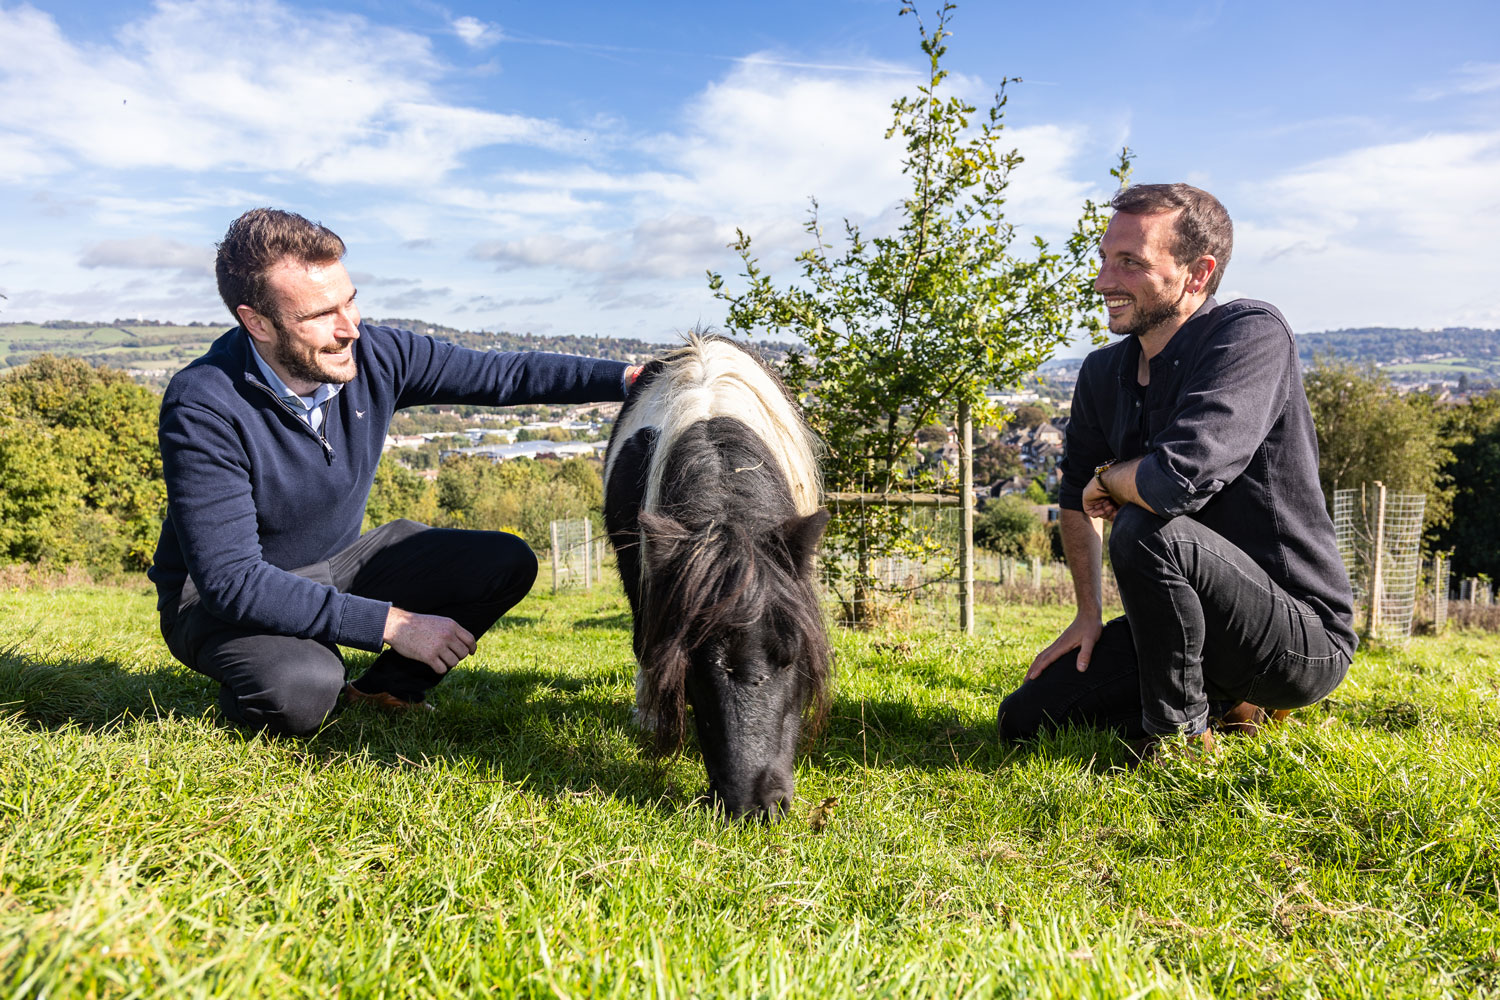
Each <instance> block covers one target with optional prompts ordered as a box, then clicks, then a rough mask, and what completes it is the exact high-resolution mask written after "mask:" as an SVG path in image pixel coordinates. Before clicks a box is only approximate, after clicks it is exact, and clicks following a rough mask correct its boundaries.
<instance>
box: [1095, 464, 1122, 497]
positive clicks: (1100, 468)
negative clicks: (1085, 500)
mask: <svg viewBox="0 0 1500 1000" xmlns="http://www.w3.org/2000/svg"><path fill="white" fill-rule="evenodd" d="M1118 461H1119V459H1118V458H1112V459H1110V460H1109V461H1108V462H1105V463H1104V464H1103V465H1096V466H1094V481H1095V482H1097V483H1098V484H1099V488H1100V489H1101V490H1103V491H1104V492H1106V493H1108V492H1109V487H1108V486H1105V485H1104V471H1105V470H1106V469H1108V468H1109V467H1110V466H1111V465H1114V464H1115V463H1116V462H1118Z"/></svg>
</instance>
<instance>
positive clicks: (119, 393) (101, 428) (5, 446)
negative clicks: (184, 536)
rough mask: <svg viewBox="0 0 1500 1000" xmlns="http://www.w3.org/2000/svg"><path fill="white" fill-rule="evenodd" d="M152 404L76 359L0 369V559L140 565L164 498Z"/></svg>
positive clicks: (108, 567) (151, 397)
mask: <svg viewBox="0 0 1500 1000" xmlns="http://www.w3.org/2000/svg"><path fill="white" fill-rule="evenodd" d="M160 405H161V400H160V398H159V397H158V396H157V395H156V394H155V393H153V392H152V391H151V390H149V389H146V388H144V387H142V386H139V385H136V384H135V383H134V382H133V381H131V379H130V378H129V377H128V376H126V375H124V374H122V373H120V372H118V371H115V370H114V369H111V368H103V367H94V366H92V365H89V364H86V363H85V362H83V361H80V360H79V359H77V358H55V357H51V356H48V355H44V356H42V357H40V358H37V359H35V360H33V361H32V362H31V363H30V364H28V365H26V366H24V367H22V368H17V369H13V370H11V371H7V372H5V373H4V374H3V375H0V562H8V563H16V562H24V563H43V564H53V565H59V566H62V565H69V564H81V565H84V566H88V567H90V568H92V569H95V570H104V571H120V570H127V571H129V570H144V569H145V568H146V567H148V566H149V565H150V564H151V554H152V552H153V551H154V549H155V547H156V536H157V533H158V532H159V531H160V529H161V517H162V510H163V507H164V505H165V503H166V487H165V485H164V484H163V483H162V478H161V455H160V452H159V451H158V450H157V444H156V417H157V410H158V408H159V407H160Z"/></svg>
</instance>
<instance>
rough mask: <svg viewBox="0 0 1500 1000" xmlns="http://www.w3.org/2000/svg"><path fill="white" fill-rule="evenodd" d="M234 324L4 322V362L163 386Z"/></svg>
mask: <svg viewBox="0 0 1500 1000" xmlns="http://www.w3.org/2000/svg"><path fill="white" fill-rule="evenodd" d="M370 322H371V323H375V324H378V325H382V326H396V327H401V328H403V329H407V330H412V331H415V332H417V333H424V334H430V335H432V336H434V337H436V338H438V339H439V340H446V341H448V342H450V343H454V344H458V345H459V346H461V347H469V348H473V349H475V350H480V351H551V352H555V353H559V354H582V355H586V356H589V357H596V358H609V359H611V360H617V361H640V360H643V359H645V358H649V357H651V356H653V355H656V354H660V353H661V352H662V351H664V350H667V349H670V347H671V346H672V344H673V343H675V341H671V342H668V343H664V344H663V343H657V344H653V343H650V342H648V341H644V340H635V339H630V338H617V337H583V336H551V337H549V336H540V335H538V334H532V333H508V332H499V333H489V332H485V331H472V330H456V329H454V328H453V327H447V326H441V325H439V324H436V323H428V322H426V321H425V320H419V319H371V320H370ZM228 328H229V324H228V323H214V324H204V323H195V324H191V325H187V326H176V325H172V324H165V323H160V322H157V321H154V320H146V321H131V320H115V321H114V322H113V323H88V322H79V321H74V320H59V321H54V322H49V323H0V369H4V368H13V367H16V366H18V365H24V364H26V362H28V361H30V360H31V359H32V358H34V357H36V356H37V355H39V354H57V355H62V356H65V357H76V358H83V359H84V360H85V361H88V362H90V363H92V364H103V365H109V366H110V367H112V368H121V369H124V370H125V371H127V372H129V373H130V374H131V375H132V376H134V377H135V379H136V380H137V381H138V382H142V383H145V384H148V385H155V386H158V387H161V386H164V385H165V384H166V382H167V379H169V378H171V376H172V375H173V374H174V373H175V372H177V371H178V370H179V369H181V368H183V367H184V366H186V365H187V364H188V363H189V362H190V361H192V360H193V359H194V358H196V357H199V356H200V355H202V354H203V352H204V351H206V350H207V349H208V345H209V344H211V343H212V342H213V341H214V340H215V339H217V338H218V336H219V335H220V334H222V333H223V332H224V331H225V330H227V329H228ZM751 346H753V347H754V348H755V349H756V351H757V353H759V354H760V355H761V356H762V357H766V358H771V359H775V358H778V357H781V356H782V355H785V354H786V353H787V352H788V351H790V350H792V349H793V347H795V346H796V345H794V344H787V343H778V342H772V341H757V342H755V343H753V344H752V345H751Z"/></svg>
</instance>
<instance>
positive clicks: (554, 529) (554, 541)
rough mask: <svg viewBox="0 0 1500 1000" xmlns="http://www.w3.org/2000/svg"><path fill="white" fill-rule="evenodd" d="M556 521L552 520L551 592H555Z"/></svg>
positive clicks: (556, 568) (556, 570)
mask: <svg viewBox="0 0 1500 1000" xmlns="http://www.w3.org/2000/svg"><path fill="white" fill-rule="evenodd" d="M558 569H559V566H558V564H557V522H556V521H553V522H552V592H553V593H554V594H555V593H557V572H558Z"/></svg>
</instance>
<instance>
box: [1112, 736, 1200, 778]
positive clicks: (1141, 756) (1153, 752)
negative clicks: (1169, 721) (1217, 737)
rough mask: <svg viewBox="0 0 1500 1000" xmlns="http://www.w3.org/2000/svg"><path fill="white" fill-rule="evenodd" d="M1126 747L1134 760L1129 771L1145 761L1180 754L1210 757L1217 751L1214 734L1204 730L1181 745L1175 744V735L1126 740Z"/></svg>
mask: <svg viewBox="0 0 1500 1000" xmlns="http://www.w3.org/2000/svg"><path fill="white" fill-rule="evenodd" d="M1125 745H1126V746H1127V747H1129V748H1130V754H1131V756H1132V757H1133V758H1134V759H1133V760H1132V761H1131V764H1130V766H1131V769H1132V770H1133V769H1135V768H1137V767H1140V766H1141V765H1142V764H1145V763H1146V762H1147V761H1151V760H1155V759H1156V758H1158V757H1161V756H1164V755H1167V754H1174V753H1179V752H1180V753H1181V754H1183V755H1185V756H1188V757H1212V756H1213V755H1214V753H1215V752H1216V751H1217V747H1216V746H1215V745H1214V733H1213V730H1212V729H1205V730H1203V732H1201V733H1199V734H1198V735H1196V736H1189V737H1187V739H1186V740H1184V741H1183V742H1181V743H1178V742H1177V738H1176V736H1175V735H1172V734H1170V733H1169V734H1166V735H1163V736H1147V737H1146V738H1145V739H1141V740H1127V741H1126V744H1125Z"/></svg>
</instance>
